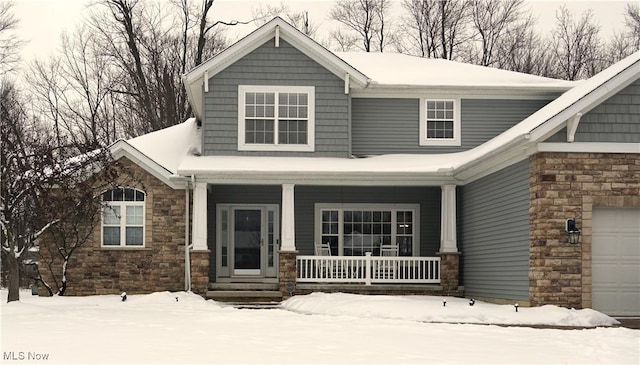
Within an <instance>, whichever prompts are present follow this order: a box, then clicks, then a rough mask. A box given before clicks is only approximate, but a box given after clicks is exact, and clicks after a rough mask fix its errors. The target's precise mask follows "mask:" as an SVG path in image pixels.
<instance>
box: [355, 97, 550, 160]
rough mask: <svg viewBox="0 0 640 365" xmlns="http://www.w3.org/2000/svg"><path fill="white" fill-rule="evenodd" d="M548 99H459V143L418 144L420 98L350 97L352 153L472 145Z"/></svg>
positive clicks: (462, 148) (454, 148)
mask: <svg viewBox="0 0 640 365" xmlns="http://www.w3.org/2000/svg"><path fill="white" fill-rule="evenodd" d="M548 102H549V100H495V99H462V100H461V110H460V114H461V120H460V123H461V146H452V147H450V146H420V141H419V136H420V134H419V128H420V125H419V119H420V99H382V98H380V99H379V98H371V99H370V98H354V99H352V101H351V103H352V107H351V109H352V131H351V133H352V153H353V154H354V155H380V154H390V153H449V152H460V151H465V150H468V149H471V148H474V147H476V146H478V145H480V144H482V143H484V142H486V141H488V140H490V139H491V138H493V137H495V136H497V135H498V134H500V133H502V132H504V131H506V130H507V129H509V128H511V127H513V126H514V125H516V124H517V123H519V122H521V121H522V120H523V119H525V118H526V117H528V116H529V115H531V114H533V113H534V112H536V111H537V110H538V109H540V108H542V107H543V106H544V105H546V104H547V103H548Z"/></svg>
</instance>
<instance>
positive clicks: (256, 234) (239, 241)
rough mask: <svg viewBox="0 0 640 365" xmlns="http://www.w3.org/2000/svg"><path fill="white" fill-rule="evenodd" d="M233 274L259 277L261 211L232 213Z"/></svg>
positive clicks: (237, 210) (249, 210) (252, 210)
mask: <svg viewBox="0 0 640 365" xmlns="http://www.w3.org/2000/svg"><path fill="white" fill-rule="evenodd" d="M233 238H234V240H233V243H234V274H236V275H260V274H261V270H260V268H261V261H262V260H261V259H262V210H261V209H236V210H235V211H234V237H233Z"/></svg>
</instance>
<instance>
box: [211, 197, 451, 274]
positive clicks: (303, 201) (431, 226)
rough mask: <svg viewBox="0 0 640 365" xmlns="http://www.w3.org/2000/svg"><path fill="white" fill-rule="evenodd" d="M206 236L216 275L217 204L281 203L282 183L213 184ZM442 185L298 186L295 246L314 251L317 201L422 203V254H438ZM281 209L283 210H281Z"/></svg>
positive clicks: (303, 253)
mask: <svg viewBox="0 0 640 365" xmlns="http://www.w3.org/2000/svg"><path fill="white" fill-rule="evenodd" d="M208 195H209V196H208V221H207V237H208V239H207V240H208V247H209V250H211V254H210V256H209V259H210V265H209V277H210V280H211V281H213V280H214V279H215V277H216V276H215V268H216V265H215V262H216V261H215V260H216V252H215V249H216V242H215V240H216V204H255V205H259V204H277V205H279V206H280V205H281V200H282V187H281V186H280V185H210V186H209V193H208ZM440 196H441V193H440V187H351V186H349V187H342V186H306V185H304V186H303V185H301V186H296V187H295V225H296V248H297V249H298V253H299V254H300V255H312V254H313V243H314V222H315V220H314V219H315V218H314V215H315V204H316V203H381V204H393V203H397V204H420V222H419V224H420V254H421V256H435V253H436V252H437V251H438V249H439V248H440V199H441V197H440ZM281 213H282V212H281Z"/></svg>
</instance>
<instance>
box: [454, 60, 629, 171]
mask: <svg viewBox="0 0 640 365" xmlns="http://www.w3.org/2000/svg"><path fill="white" fill-rule="evenodd" d="M638 79H640V51H637V52H635V53H633V54H631V55H630V56H628V57H626V58H625V59H623V60H621V61H619V62H617V63H615V64H613V65H611V66H609V67H608V68H607V69H605V70H603V71H601V72H600V73H598V74H596V75H594V76H593V77H591V78H590V79H588V80H585V81H584V82H583V83H581V84H580V85H578V86H576V87H574V88H572V89H570V90H568V91H566V92H565V93H564V94H562V95H561V96H559V97H558V98H556V99H555V100H553V101H552V102H550V103H549V104H547V105H545V106H544V107H543V108H541V109H540V110H538V111H537V112H535V113H533V114H532V115H530V116H529V117H527V118H525V119H524V120H523V121H521V122H520V123H518V124H516V125H515V126H513V127H512V128H509V129H508V130H507V131H505V132H504V133H502V134H500V135H498V136H496V137H495V138H493V139H491V140H489V141H488V142H485V143H483V144H482V145H480V146H478V147H476V148H474V149H473V150H476V152H477V156H475V158H474V159H472V160H469V161H466V162H464V163H462V164H459V165H458V166H456V167H455V168H456V169H457V170H458V172H459V176H460V177H461V178H464V179H467V178H469V177H470V176H472V175H473V174H478V173H481V174H484V173H486V171H487V169H488V166H491V164H493V163H495V161H497V160H498V161H499V160H507V159H508V158H511V159H514V158H518V156H519V157H523V156H525V157H526V156H528V155H531V154H533V153H535V152H536V150H531V149H530V147H531V146H534V145H535V144H537V143H540V142H544V141H545V140H546V139H547V138H549V137H551V136H552V135H553V134H555V133H557V132H558V131H559V130H561V129H562V128H564V127H565V126H566V125H567V121H568V120H569V118H572V117H573V116H575V115H576V114H577V113H582V114H585V113H587V112H589V111H590V110H591V109H593V108H595V107H596V106H598V105H600V104H601V103H602V102H604V101H605V100H607V99H608V98H610V97H612V96H613V95H615V94H616V93H618V92H619V91H620V90H622V89H623V88H625V87H627V86H628V85H630V84H631V83H633V82H634V81H636V80H638ZM627 145H630V146H631V150H633V149H634V147H635V150H636V152H637V153H640V147H638V146H637V144H632V143H628V144H627ZM508 155H510V157H506V156H508Z"/></svg>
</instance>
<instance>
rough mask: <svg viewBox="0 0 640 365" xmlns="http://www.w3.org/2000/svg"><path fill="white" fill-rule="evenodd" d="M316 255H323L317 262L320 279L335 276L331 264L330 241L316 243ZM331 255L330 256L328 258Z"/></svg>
mask: <svg viewBox="0 0 640 365" xmlns="http://www.w3.org/2000/svg"><path fill="white" fill-rule="evenodd" d="M314 248H315V254H316V256H319V257H321V259H320V261H318V262H317V263H316V273H317V277H318V278H319V279H329V278H331V277H333V265H332V264H331V258H330V256H331V246H329V243H328V242H326V243H325V242H321V243H317V242H316V243H314ZM327 257H329V258H327Z"/></svg>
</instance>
